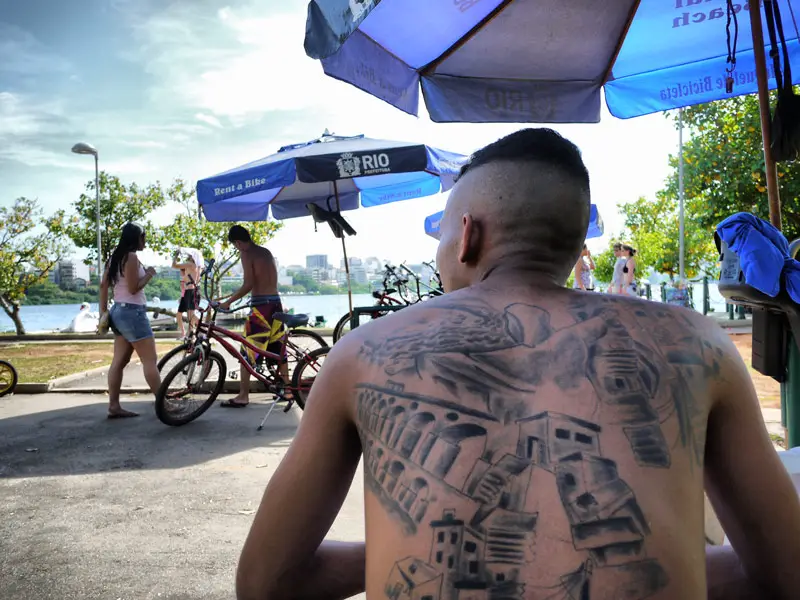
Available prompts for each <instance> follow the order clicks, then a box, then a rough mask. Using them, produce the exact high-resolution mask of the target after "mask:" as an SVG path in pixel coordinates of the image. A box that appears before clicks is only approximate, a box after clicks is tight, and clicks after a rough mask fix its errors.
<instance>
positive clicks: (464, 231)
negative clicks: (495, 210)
mask: <svg viewBox="0 0 800 600" xmlns="http://www.w3.org/2000/svg"><path fill="white" fill-rule="evenodd" d="M482 244H483V232H482V230H481V224H480V223H479V222H478V221H476V220H474V219H473V218H472V215H471V214H469V213H464V216H463V217H461V243H460V246H459V249H458V260H459V262H461V263H464V264H474V263H476V262H477V261H478V257H479V256H480V252H481V245H482Z"/></svg>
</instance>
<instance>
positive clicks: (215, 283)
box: [149, 179, 282, 296]
mask: <svg viewBox="0 0 800 600" xmlns="http://www.w3.org/2000/svg"><path fill="white" fill-rule="evenodd" d="M165 197H166V199H167V201H168V202H174V203H176V204H177V205H178V207H179V213H178V214H177V215H176V217H175V219H174V220H173V221H172V223H170V224H169V225H167V226H166V227H163V228H161V229H160V230H158V231H154V233H153V235H152V236H151V238H150V240H149V245H150V246H151V247H152V248H153V249H154V250H156V251H157V252H160V253H162V254H165V255H169V256H171V255H172V253H173V251H174V249H175V248H176V247H178V246H185V247H188V248H196V249H198V250H200V251H201V252H202V253H203V258H204V259H208V258H211V257H214V258H215V259H216V261H215V264H214V269H213V272H212V273H211V275H210V277H209V284H210V286H211V287H210V289H209V293H213V294H214V295H216V296H218V295H219V294H220V287H219V282H220V280H221V279H222V277H224V276H225V275H226V274H227V273H228V272H229V271H230V270H231V269H232V268H233V266H234V265H235V264H236V263H237V262H238V252H237V250H236V248H235V247H233V245H232V244H231V243H230V242H228V230H229V229H230V228H231V225H234V224H235V223H221V222H213V221H207V220H206V219H204V218H203V217H202V216H201V215H200V212H199V208H198V204H197V200H196V199H195V191H194V189H193V188H192V187H191V186H189V185H187V184H186V182H185V181H183V180H181V179H176V180H175V181H174V182H173V183H172V185H171V186H170V187H169V189H168V190H167V191H166V193H165ZM244 226H245V227H247V229H248V231H249V232H250V235H251V237H252V238H253V241H254V242H255V243H256V244H265V243H266V242H267V241H269V240H270V239H272V237H273V236H274V235H275V233H277V232H278V230H279V229H280V228H281V226H282V223H279V222H276V221H257V222H253V223H244Z"/></svg>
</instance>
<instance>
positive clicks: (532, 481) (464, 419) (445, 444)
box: [358, 386, 666, 600]
mask: <svg viewBox="0 0 800 600" xmlns="http://www.w3.org/2000/svg"><path fill="white" fill-rule="evenodd" d="M358 416H359V422H360V423H361V424H362V427H363V431H362V435H364V453H365V465H366V470H367V472H368V476H367V481H368V484H369V485H370V487H371V488H372V490H373V491H374V492H375V493H376V494H378V495H379V496H380V497H381V499H382V501H383V504H384V506H386V507H387V508H389V509H390V510H391V511H392V512H393V513H394V514H395V515H397V516H398V517H399V518H400V519H401V520H402V522H403V523H404V524H405V527H406V529H407V531H408V532H409V533H414V532H416V531H417V528H418V526H420V525H425V526H429V527H430V528H431V531H432V539H431V546H430V552H429V555H428V556H427V557H413V556H410V557H406V558H404V559H403V560H400V561H398V562H397V563H396V564H395V565H394V568H393V569H392V571H391V573H390V575H389V578H388V580H387V582H386V587H385V592H386V594H387V596H388V597H389V598H391V599H392V600H411V599H413V600H439V599H442V600H445V599H446V600H479V599H481V600H482V599H489V598H509V599H510V598H524V597H526V596H527V597H531V596H530V593H531V592H534V590H532V589H528V590H527V594H526V589H525V588H526V585H525V584H523V583H522V582H521V581H519V577H518V575H519V572H520V570H521V569H522V568H523V566H525V565H527V564H530V563H532V562H533V560H534V557H535V554H536V548H537V543H539V542H540V543H541V544H542V546H541V547H543V548H546V549H549V550H546V551H552V549H553V548H554V544H557V543H559V540H558V539H557V538H554V537H552V536H549V534H548V531H547V530H548V528H549V527H550V526H551V523H538V515H539V513H540V510H539V507H540V505H541V504H542V503H543V502H548V500H552V499H553V498H557V500H560V504H561V505H562V506H563V507H564V515H563V517H562V518H565V519H566V521H565V523H564V525H565V528H567V529H568V530H569V531H570V534H571V540H566V541H564V540H561V541H560V543H570V544H571V545H572V547H573V548H574V551H577V553H578V555H577V556H576V562H577V564H575V565H574V569H573V570H572V571H571V572H569V573H567V574H566V575H564V576H562V577H560V581H558V582H557V583H556V584H555V585H553V584H552V583H551V584H550V585H548V586H547V588H546V589H542V590H541V591H542V592H544V593H546V597H547V598H552V599H554V600H555V599H557V598H564V599H574V600H579V599H580V600H583V599H584V598H590V597H592V596H591V593H590V592H591V589H592V587H593V586H603V585H605V582H606V581H607V580H608V578H611V577H613V578H614V579H615V580H617V581H619V580H620V579H622V580H629V582H630V583H629V587H630V589H631V590H633V589H637V590H638V589H649V590H650V591H649V592H648V593H644V594H638V595H627V596H625V597H628V598H632V599H633V598H645V597H646V596H647V595H650V594H651V593H653V592H654V591H656V590H657V589H659V588H660V587H663V585H665V583H666V582H665V577H666V575H665V574H664V573H663V570H662V569H661V567H660V566H659V565H658V563H657V562H655V561H652V560H648V559H647V558H646V556H645V548H644V545H645V538H646V536H647V535H648V534H649V528H648V525H647V521H646V519H645V518H644V516H643V515H642V511H641V510H640V508H639V505H638V503H637V501H636V498H635V497H634V495H633V492H632V491H631V489H630V488H629V486H628V485H627V484H626V483H625V482H624V481H623V480H622V479H620V478H619V476H618V474H617V469H616V464H615V462H614V461H612V460H609V459H607V458H604V457H603V456H602V452H601V448H600V437H599V434H600V430H601V429H600V427H599V426H597V425H596V424H593V423H590V422H588V421H585V420H582V419H577V418H574V417H570V416H568V415H563V414H559V413H555V412H542V413H539V414H536V415H533V416H530V417H525V418H521V419H517V420H516V424H517V426H518V437H517V439H516V444H515V446H514V447H509V448H497V447H490V445H489V444H487V431H486V428H485V426H488V425H489V424H490V423H494V424H497V418H496V417H495V416H493V415H491V414H489V413H486V412H482V411H479V410H474V409H470V408H467V407H464V406H461V405H459V404H456V403H453V402H449V401H445V400H440V399H435V398H428V397H423V396H418V395H415V394H409V393H405V392H404V391H403V389H402V386H395V388H394V389H388V388H378V387H375V386H364V387H363V388H362V389H361V392H360V395H359V402H358ZM456 459H458V468H454V465H456ZM454 496H461V497H465V498H469V499H471V500H473V501H474V502H475V503H477V509H476V510H475V511H474V513H473V514H469V515H456V514H455V511H454V510H450V509H444V510H443V512H442V513H441V514H435V515H431V514H428V508H429V506H430V505H431V504H432V503H433V502H434V501H435V500H436V499H437V498H453V497H454ZM547 520H548V521H552V519H551V516H550V515H549V514H548V519H547ZM540 537H541V538H543V539H541V540H540V539H539V538H540ZM643 581H644V582H645V583H646V584H642V582H643ZM529 587H530V586H529ZM542 597H545V596H542Z"/></svg>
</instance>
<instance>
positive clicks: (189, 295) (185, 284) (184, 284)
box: [172, 248, 202, 340]
mask: <svg viewBox="0 0 800 600" xmlns="http://www.w3.org/2000/svg"><path fill="white" fill-rule="evenodd" d="M194 252H197V251H196V250H195V251H194ZM180 253H181V249H180V248H179V249H177V250H175V254H174V255H173V256H172V268H173V269H178V270H179V271H180V272H181V301H180V303H179V304H178V314H177V316H176V321H177V322H178V339H179V340H180V339H183V338H184V337H186V329H185V327H184V325H183V313H186V316H187V317H188V320H189V328H190V329H191V328H192V326H193V325H194V320H195V319H194V311H195V310H196V309H197V285H198V282H199V280H200V264H199V263H200V262H202V260H201V261H197V260H196V259H195V257H194V256H192V253H189V252H187V253H186V257H185V260H184V262H181V263H179V262H178V259H179V258H180ZM198 255H199V253H198Z"/></svg>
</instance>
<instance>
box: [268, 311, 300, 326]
mask: <svg viewBox="0 0 800 600" xmlns="http://www.w3.org/2000/svg"><path fill="white" fill-rule="evenodd" d="M272 318H273V319H277V320H278V321H280V322H281V323H283V324H284V325H286V326H287V327H288V328H289V329H294V328H295V327H304V326H305V325H308V315H290V314H289V313H283V312H277V313H275V314H274V315H272Z"/></svg>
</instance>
